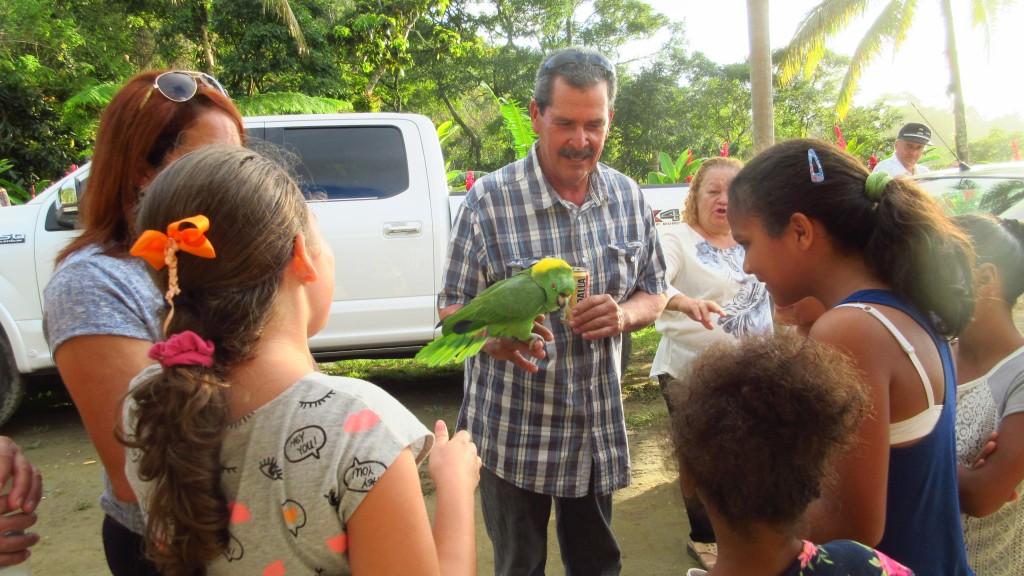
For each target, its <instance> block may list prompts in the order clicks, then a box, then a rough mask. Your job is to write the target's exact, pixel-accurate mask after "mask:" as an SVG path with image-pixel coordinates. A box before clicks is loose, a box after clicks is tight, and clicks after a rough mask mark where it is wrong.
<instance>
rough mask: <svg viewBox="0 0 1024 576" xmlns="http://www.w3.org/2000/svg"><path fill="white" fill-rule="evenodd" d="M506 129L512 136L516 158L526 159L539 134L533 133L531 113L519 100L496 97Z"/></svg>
mask: <svg viewBox="0 0 1024 576" xmlns="http://www.w3.org/2000/svg"><path fill="white" fill-rule="evenodd" d="M495 99H496V100H497V101H498V108H499V109H500V110H501V118H502V121H503V122H504V125H505V129H506V130H508V133H509V134H510V135H511V136H512V148H513V150H515V154H516V158H526V155H527V153H529V151H530V148H531V147H532V146H533V143H534V142H535V141H536V140H537V134H536V133H535V132H534V131H533V123H532V122H531V121H530V113H529V111H528V110H527V109H526V107H525V106H523V105H522V104H521V103H520V102H519V101H518V100H516V99H514V98H504V97H498V96H495Z"/></svg>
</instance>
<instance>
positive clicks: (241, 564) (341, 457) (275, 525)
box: [125, 366, 433, 575]
mask: <svg viewBox="0 0 1024 576" xmlns="http://www.w3.org/2000/svg"><path fill="white" fill-rule="evenodd" d="M156 370H159V367H158V366H157V367H152V368H148V369H147V370H145V371H143V372H142V373H141V374H140V375H139V376H138V377H137V378H136V380H140V379H142V378H145V377H147V376H148V375H150V374H152V373H154V372H155V371H156ZM134 384H135V383H133V385H134ZM131 408H132V406H131V405H130V403H128V402H126V407H125V410H126V412H125V420H126V422H127V423H129V424H130V422H131V421H130V419H129V415H130V410H131ZM132 429H133V428H131V427H128V428H127V430H132ZM432 444H433V435H432V434H430V432H429V431H428V430H427V429H426V427H425V426H423V424H421V423H420V422H419V420H417V419H416V417H415V416H413V414H412V413H411V412H409V410H408V409H406V408H405V407H404V406H402V405H401V404H400V403H399V402H398V401H397V400H395V399H394V398H392V397H391V396H390V395H388V394H387V393H386V392H384V391H383V390H381V389H380V388H378V387H376V386H374V385H373V384H370V383H369V382H365V381H362V380H357V379H353V378H340V377H335V376H327V375H325V374H319V373H312V374H308V375H306V376H304V377H303V378H302V379H301V380H299V381H298V382H297V383H296V384H295V385H293V386H292V387H291V388H289V389H288V390H287V391H285V392H284V393H282V394H281V395H280V396H278V397H277V398H275V399H274V400H273V401H271V402H269V403H268V404H266V405H264V406H262V407H260V408H259V409H257V410H255V411H254V412H252V413H250V414H249V415H247V416H245V417H244V418H242V419H241V420H240V421H238V422H236V423H234V424H232V425H231V427H230V430H229V431H228V434H227V437H226V438H225V441H224V444H223V448H222V451H221V465H222V472H221V489H222V490H223V492H224V495H225V496H226V497H227V500H228V505H229V508H230V510H231V521H230V525H229V531H230V535H231V536H230V543H229V546H228V549H227V550H226V551H225V554H224V555H223V556H222V557H221V558H219V559H218V560H217V561H216V562H214V563H213V564H211V566H210V570H209V574H267V575H272V574H320V575H328V574H350V573H351V569H350V567H349V562H348V536H347V532H346V525H347V523H348V519H349V518H351V516H352V514H353V513H354V512H355V510H356V508H357V507H358V506H359V504H360V503H361V502H362V500H363V498H365V497H366V494H367V493H368V492H369V491H370V489H371V488H373V485H374V484H375V483H376V481H377V480H379V479H380V477H381V475H383V474H384V472H385V471H386V470H387V468H388V466H390V465H391V463H392V462H394V460H395V458H396V457H397V456H398V455H399V453H401V451H402V450H403V449H405V448H406V447H409V448H411V450H412V453H413V455H414V456H415V458H416V462H417V463H419V462H421V461H422V460H423V459H424V458H425V457H426V455H427V453H428V452H429V450H430V447H431V446H432ZM137 457H138V455H137V454H135V451H129V453H128V462H127V465H126V468H127V472H128V478H129V480H130V481H131V483H132V488H133V489H134V490H135V493H136V494H137V495H138V496H139V500H140V502H143V513H144V514H145V513H146V506H145V504H144V502H145V500H146V495H147V493H148V485H147V483H143V482H141V481H140V480H139V478H138V474H137V472H136V470H135V464H134V462H135V461H136V460H137Z"/></svg>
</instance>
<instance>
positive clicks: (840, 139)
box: [836, 124, 846, 150]
mask: <svg viewBox="0 0 1024 576" xmlns="http://www.w3.org/2000/svg"><path fill="white" fill-rule="evenodd" d="M836 143H837V144H839V147H840V148H842V149H843V150H846V139H845V138H843V129H842V128H840V127H839V125H838V124H837V125H836Z"/></svg>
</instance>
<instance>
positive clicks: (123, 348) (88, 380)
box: [53, 335, 153, 502]
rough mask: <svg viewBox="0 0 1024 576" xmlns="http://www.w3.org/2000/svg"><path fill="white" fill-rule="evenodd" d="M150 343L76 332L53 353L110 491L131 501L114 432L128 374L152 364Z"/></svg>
mask: <svg viewBox="0 0 1024 576" xmlns="http://www.w3.org/2000/svg"><path fill="white" fill-rule="evenodd" d="M152 345H153V344H152V342H148V341H146V340H139V339H137V338H128V337H124V336H96V335H91V336H76V337H74V338H71V339H69V340H67V341H66V342H64V343H63V344H61V345H60V347H59V348H57V351H56V352H55V353H54V355H53V359H54V362H55V363H56V364H57V370H58V371H59V372H60V377H61V379H62V380H63V381H64V386H65V387H66V388H67V389H68V392H70V393H71V398H72V399H73V400H74V402H75V407H76V408H77V409H78V413H79V415H80V416H81V417H82V422H83V423H84V424H85V429H86V431H87V432H88V433H89V439H90V440H92V444H93V446H95V447H96V452H97V453H99V457H100V460H101V461H102V462H103V467H104V468H105V469H106V471H107V476H109V477H110V483H111V485H113V487H114V495H115V496H117V498H118V499H119V500H122V501H124V502H135V501H136V498H135V494H134V493H133V492H132V489H131V486H129V484H128V480H127V478H126V477H125V473H124V461H125V456H124V447H123V446H122V445H121V444H120V443H119V442H118V441H117V438H116V437H115V436H114V427H115V426H116V425H117V423H118V422H120V421H121V402H122V401H123V400H124V397H125V395H126V394H127V393H128V384H129V383H130V382H131V380H132V378H134V377H135V376H137V375H138V374H139V372H141V371H142V370H143V368H145V367H146V366H149V365H150V364H153V360H150V359H149V356H147V353H148V352H149V348H150V347H151V346H152Z"/></svg>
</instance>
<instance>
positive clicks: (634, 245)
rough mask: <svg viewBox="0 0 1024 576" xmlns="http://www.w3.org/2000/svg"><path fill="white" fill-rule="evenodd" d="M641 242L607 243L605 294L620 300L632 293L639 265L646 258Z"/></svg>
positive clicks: (638, 274) (638, 275)
mask: <svg viewBox="0 0 1024 576" xmlns="http://www.w3.org/2000/svg"><path fill="white" fill-rule="evenodd" d="M645 254H646V249H645V247H644V243H643V242H639V241H631V242H616V243H613V244H609V245H608V249H607V251H606V257H607V266H606V267H605V270H607V272H608V278H606V285H607V286H608V288H607V290H606V291H605V293H606V294H608V295H610V296H611V297H612V298H615V300H616V301H619V302H620V301H622V300H623V298H624V297H625V296H627V295H628V294H630V293H632V292H633V290H634V288H635V286H636V283H637V279H638V278H639V277H640V266H641V265H642V263H643V262H644V261H645V260H646V258H645Z"/></svg>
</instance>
